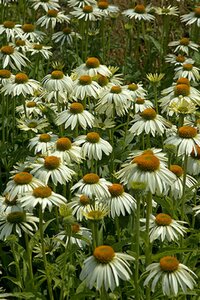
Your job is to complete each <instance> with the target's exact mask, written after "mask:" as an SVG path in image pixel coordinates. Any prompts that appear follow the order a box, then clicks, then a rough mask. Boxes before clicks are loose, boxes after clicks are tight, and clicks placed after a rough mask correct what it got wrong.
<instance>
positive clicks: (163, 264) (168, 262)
mask: <svg viewBox="0 0 200 300" xmlns="http://www.w3.org/2000/svg"><path fill="white" fill-rule="evenodd" d="M178 266H179V261H178V259H177V258H176V257H173V256H165V257H162V258H161V259H160V268H161V270H162V271H164V272H174V271H176V270H177V269H178Z"/></svg>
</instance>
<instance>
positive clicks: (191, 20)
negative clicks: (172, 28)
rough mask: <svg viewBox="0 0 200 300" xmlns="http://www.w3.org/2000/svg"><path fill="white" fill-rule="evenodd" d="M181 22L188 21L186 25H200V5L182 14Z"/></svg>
mask: <svg viewBox="0 0 200 300" xmlns="http://www.w3.org/2000/svg"><path fill="white" fill-rule="evenodd" d="M181 22H183V23H186V25H192V24H197V26H198V27H200V7H199V6H197V7H195V8H194V10H193V11H192V12H190V13H189V14H185V15H182V16H181Z"/></svg>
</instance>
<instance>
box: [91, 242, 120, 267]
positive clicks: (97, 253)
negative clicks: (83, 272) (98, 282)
mask: <svg viewBox="0 0 200 300" xmlns="http://www.w3.org/2000/svg"><path fill="white" fill-rule="evenodd" d="M93 256H94V257H95V259H96V260H97V261H98V262H99V263H101V264H108V263H109V262H111V261H112V260H113V258H114V256H115V251H114V250H113V248H112V247H110V246H105V245H102V246H99V247H96V248H95V249H94V252H93Z"/></svg>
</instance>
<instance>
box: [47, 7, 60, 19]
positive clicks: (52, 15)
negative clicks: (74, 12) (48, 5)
mask: <svg viewBox="0 0 200 300" xmlns="http://www.w3.org/2000/svg"><path fill="white" fill-rule="evenodd" d="M57 15H58V11H57V10H56V9H49V10H48V12H47V16H48V17H50V18H56V17H57Z"/></svg>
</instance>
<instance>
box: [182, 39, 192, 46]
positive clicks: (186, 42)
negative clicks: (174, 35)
mask: <svg viewBox="0 0 200 300" xmlns="http://www.w3.org/2000/svg"><path fill="white" fill-rule="evenodd" d="M189 43H190V40H189V39H188V38H186V37H184V38H182V39H181V40H180V45H183V46H188V45H189Z"/></svg>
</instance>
